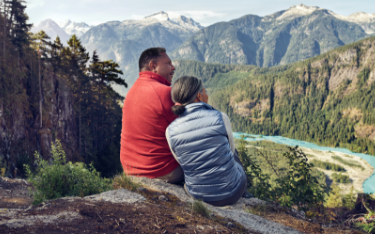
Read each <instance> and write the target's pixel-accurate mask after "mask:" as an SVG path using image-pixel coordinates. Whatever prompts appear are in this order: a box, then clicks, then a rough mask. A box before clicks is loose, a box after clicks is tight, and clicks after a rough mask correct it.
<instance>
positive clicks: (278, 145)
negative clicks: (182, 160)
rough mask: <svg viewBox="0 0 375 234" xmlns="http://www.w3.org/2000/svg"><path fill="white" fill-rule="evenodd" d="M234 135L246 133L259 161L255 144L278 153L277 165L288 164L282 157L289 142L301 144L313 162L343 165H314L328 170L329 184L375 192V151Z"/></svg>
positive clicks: (346, 191) (263, 163) (344, 191)
mask: <svg viewBox="0 0 375 234" xmlns="http://www.w3.org/2000/svg"><path fill="white" fill-rule="evenodd" d="M233 135H234V137H235V138H237V139H240V138H241V136H245V137H246V138H245V140H246V141H247V142H248V145H247V147H248V148H249V152H251V154H252V155H254V160H258V161H259V160H260V159H259V156H257V157H255V155H257V154H256V150H255V151H254V149H252V148H256V149H257V150H260V151H261V152H263V154H267V153H268V154H273V156H270V157H275V158H273V160H274V161H277V165H278V166H281V167H286V164H283V163H282V164H280V161H283V160H284V159H283V157H282V156H281V154H282V153H284V152H287V151H288V148H287V146H291V147H293V146H296V145H298V146H299V147H300V148H301V150H302V151H303V152H304V153H305V154H306V155H307V156H308V159H309V162H310V163H313V164H314V163H315V164H317V163H318V162H323V164H325V165H327V164H328V163H329V164H330V165H336V166H338V167H339V168H341V169H340V170H334V169H332V168H329V167H327V166H326V167H325V168H322V167H319V166H317V165H315V167H314V169H316V170H319V171H321V172H322V173H324V176H325V180H324V182H325V183H326V184H327V185H328V186H331V185H332V183H333V184H336V185H338V187H339V188H340V189H341V191H342V193H343V194H347V193H349V192H350V190H351V187H352V186H353V189H354V192H356V193H364V192H365V193H375V186H374V185H375V181H374V180H375V170H374V168H375V157H373V156H371V155H364V154H356V153H352V152H350V151H349V150H347V149H340V148H332V147H322V146H318V145H316V144H311V143H308V142H302V141H297V140H293V139H289V138H284V137H280V136H262V135H252V134H250V135H249V134H244V133H237V132H234V133H233ZM278 152H279V153H278ZM280 153H281V154H280ZM274 155H277V156H274ZM260 162H262V160H260ZM265 164H266V163H265V162H262V164H261V165H262V168H263V169H265V168H267V167H268V166H267V165H265ZM266 171H267V172H268V173H269V174H270V175H271V177H272V176H274V175H273V174H274V173H273V172H272V171H271V170H266ZM334 173H336V174H341V175H344V176H348V177H349V178H350V182H349V181H348V182H347V183H340V182H337V181H335V180H334V179H333V178H332V175H333V174H334Z"/></svg>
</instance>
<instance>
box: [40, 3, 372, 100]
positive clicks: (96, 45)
mask: <svg viewBox="0 0 375 234" xmlns="http://www.w3.org/2000/svg"><path fill="white" fill-rule="evenodd" d="M42 23H43V24H42ZM42 23H41V25H39V26H37V27H35V29H34V30H33V31H34V32H35V31H39V30H41V29H44V28H45V29H46V30H45V31H47V34H49V35H50V36H51V37H52V38H53V37H55V36H54V35H56V34H59V33H61V34H62V35H64V36H60V37H61V38H62V39H64V37H66V35H71V34H73V33H75V34H77V35H78V36H79V37H80V38H81V40H82V44H83V45H84V46H85V47H86V48H87V50H88V51H90V52H91V53H92V51H94V50H97V52H98V54H99V56H100V58H101V59H102V60H108V59H112V60H114V61H116V62H118V63H119V65H120V67H121V69H122V70H123V71H124V78H125V80H126V82H127V83H128V84H129V86H131V85H132V84H133V83H134V82H135V80H136V79H137V73H138V67H137V61H138V58H139V55H140V53H141V52H142V51H143V50H144V49H146V48H149V47H154V46H163V47H165V48H166V49H167V51H168V53H169V55H170V56H171V57H172V59H174V60H181V59H183V60H197V61H202V62H210V63H224V64H252V65H256V66H260V67H271V66H276V65H283V64H288V63H292V62H296V61H300V60H304V59H306V58H310V57H314V56H316V55H319V54H322V53H325V52H327V51H329V50H332V49H334V48H336V47H339V46H343V45H345V44H349V43H352V42H355V41H358V40H359V39H362V38H366V37H368V36H370V35H372V34H374V33H375V14H368V13H363V12H358V13H354V14H352V15H350V16H341V15H338V14H336V13H334V12H332V11H330V10H327V9H322V8H319V7H309V6H305V5H302V4H301V5H297V6H292V7H291V8H289V9H287V10H283V11H279V12H276V13H274V14H271V15H267V16H264V17H260V16H256V15H246V16H243V17H241V18H239V19H234V20H232V21H229V22H219V23H216V24H213V25H211V26H208V27H206V28H203V27H202V26H201V25H200V24H199V23H197V22H196V21H194V20H193V19H191V18H187V17H185V16H180V17H178V18H175V19H171V18H169V16H168V14H167V13H165V12H159V13H156V14H153V15H150V16H148V17H145V18H144V19H141V20H125V21H122V22H121V21H111V22H107V23H103V24H100V25H97V26H92V27H91V26H89V25H87V24H85V23H74V22H71V21H67V22H65V23H59V24H56V23H55V24H54V22H53V21H51V20H47V21H44V22H42ZM56 26H57V27H56ZM36 29H37V30H36ZM53 29H56V30H55V31H53ZM64 32H65V34H64ZM59 35H60V34H59ZM117 91H118V92H120V93H122V94H125V93H126V92H127V90H118V89H117Z"/></svg>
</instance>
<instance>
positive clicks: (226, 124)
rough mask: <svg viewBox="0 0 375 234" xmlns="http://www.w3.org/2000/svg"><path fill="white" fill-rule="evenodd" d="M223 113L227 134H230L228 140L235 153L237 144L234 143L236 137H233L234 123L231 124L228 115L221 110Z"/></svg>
mask: <svg viewBox="0 0 375 234" xmlns="http://www.w3.org/2000/svg"><path fill="white" fill-rule="evenodd" d="M221 115H222V116H223V121H224V125H225V129H226V130H227V136H228V141H229V145H230V149H231V150H232V152H233V154H234V152H235V151H236V146H235V145H234V137H233V132H232V125H231V124H230V119H229V117H228V115H226V114H225V113H223V112H221Z"/></svg>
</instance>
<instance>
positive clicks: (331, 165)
mask: <svg viewBox="0 0 375 234" xmlns="http://www.w3.org/2000/svg"><path fill="white" fill-rule="evenodd" d="M311 164H313V166H314V167H319V168H322V169H324V170H332V171H346V170H345V168H344V167H342V166H340V165H337V164H335V163H330V162H323V161H320V160H317V159H313V160H311Z"/></svg>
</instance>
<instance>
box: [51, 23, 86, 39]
mask: <svg viewBox="0 0 375 234" xmlns="http://www.w3.org/2000/svg"><path fill="white" fill-rule="evenodd" d="M57 24H58V25H59V26H60V27H61V28H62V29H63V30H64V31H65V32H66V33H67V34H69V35H73V34H75V35H77V36H78V37H80V36H81V35H82V34H84V33H85V32H87V31H88V30H89V29H90V28H92V26H90V25H88V24H86V23H83V22H82V23H76V22H72V21H71V20H66V21H63V22H58V23H57Z"/></svg>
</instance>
